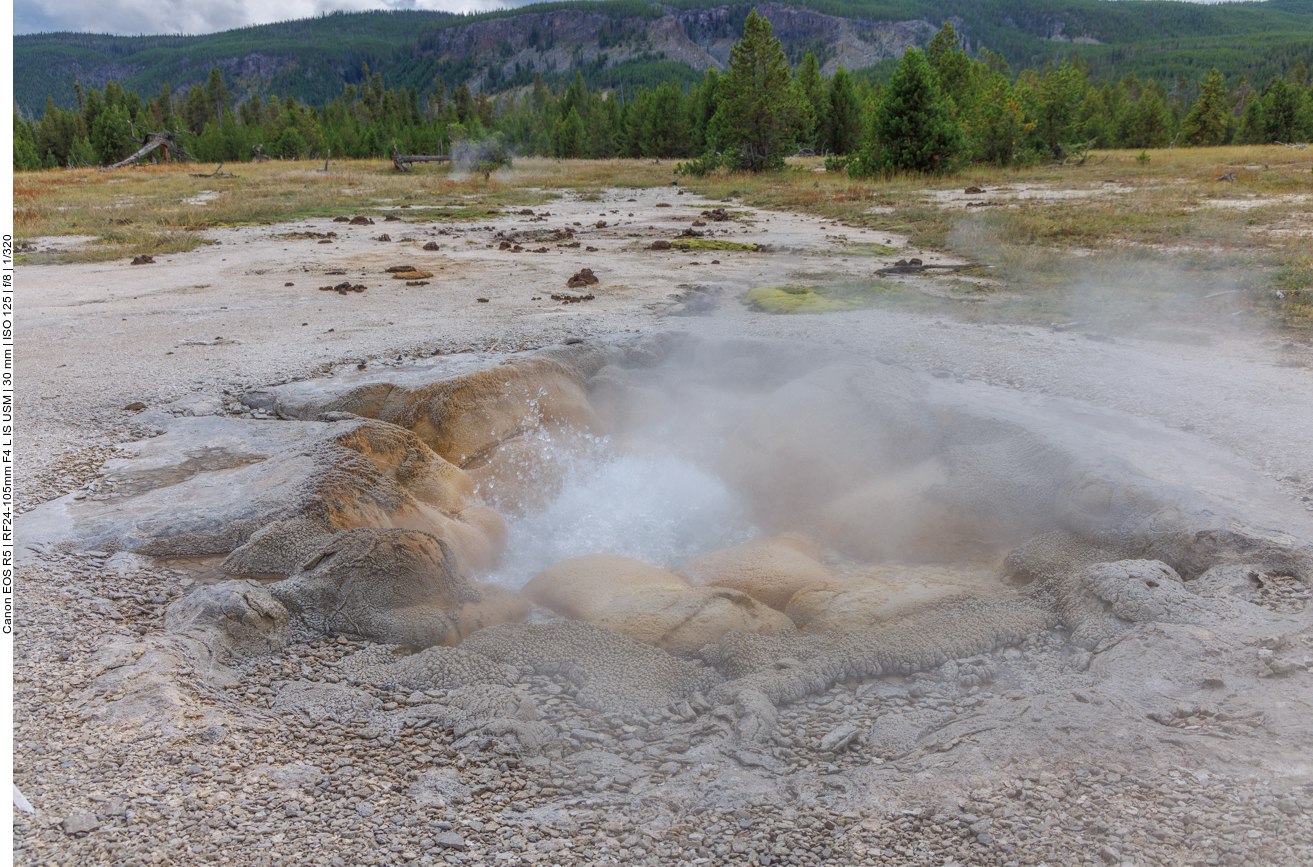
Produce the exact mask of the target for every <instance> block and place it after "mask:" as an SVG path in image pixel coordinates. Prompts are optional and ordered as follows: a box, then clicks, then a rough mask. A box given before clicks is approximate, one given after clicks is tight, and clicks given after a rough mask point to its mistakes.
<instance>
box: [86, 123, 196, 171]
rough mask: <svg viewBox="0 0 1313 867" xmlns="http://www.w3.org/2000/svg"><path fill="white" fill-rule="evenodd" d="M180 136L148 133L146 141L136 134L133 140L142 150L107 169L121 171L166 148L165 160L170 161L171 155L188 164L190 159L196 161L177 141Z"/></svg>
mask: <svg viewBox="0 0 1313 867" xmlns="http://www.w3.org/2000/svg"><path fill="white" fill-rule="evenodd" d="M178 135H179V133H176V132H173V131H171V130H164V131H162V132H148V133H146V137H145V138H144V139H140V138H137V137H136V135H135V134H134V135H133V136H132V140H133V141H135V142H138V143H140V144H142V145H143V147H142V148H141V150H139V151H137V152H136V153H135V154H133V155H132V156H130V157H128V158H126V159H122V160H119V161H118V162H116V163H114V165H112V166H106V167H105V168H107V169H121V168H123V167H124V166H126V165H129V164H130V163H135V162H136V161H137V160H139V159H141V158H142V157H144V156H145V155H146V154H148V153H150V152H151V151H153V150H155V149H156V148H160V147H162V148H164V157H165V160H167V159H168V156H169V154H170V153H172V154H173V155H175V156H176V157H177V158H178V159H180V160H182V161H183V162H186V161H187V160H188V159H192V160H194V159H195V157H193V156H192V155H191V154H189V153H187V150H186V148H184V147H183V146H182V145H181V144H180V143H179V142H178V141H177V140H176V139H177V137H178Z"/></svg>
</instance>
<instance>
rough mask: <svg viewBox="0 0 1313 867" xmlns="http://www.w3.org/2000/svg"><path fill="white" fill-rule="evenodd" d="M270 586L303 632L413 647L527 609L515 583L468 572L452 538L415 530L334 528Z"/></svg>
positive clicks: (450, 638)
mask: <svg viewBox="0 0 1313 867" xmlns="http://www.w3.org/2000/svg"><path fill="white" fill-rule="evenodd" d="M270 592H271V594H272V595H273V596H274V597H275V598H276V599H278V600H279V601H280V602H282V603H283V605H284V606H285V607H286V608H287V611H288V613H289V615H290V618H291V622H292V624H293V628H294V631H295V632H297V633H299V634H311V635H315V634H322V633H331V632H348V633H353V634H355V635H360V636H363V637H365V638H368V639H370V640H371V641H377V642H380V643H383V644H401V645H408V646H412V647H432V646H434V645H445V646H455V645H457V644H459V643H460V642H461V641H462V640H463V639H464V638H465V637H466V636H468V635H470V634H471V633H473V632H475V631H477V630H479V629H482V628H484V627H486V626H492V625H495V624H498V623H510V622H519V621H522V620H524V619H525V618H526V617H527V616H528V614H529V606H528V605H527V604H526V603H525V602H524V601H523V600H521V599H520V598H519V597H518V596H516V594H515V593H513V592H512V591H510V590H507V589H505V588H504V587H498V586H496V585H491V584H476V583H474V582H471V581H469V580H468V579H466V578H465V577H464V576H463V575H462V574H461V572H460V570H459V569H458V568H457V564H456V558H455V555H454V553H453V551H452V548H451V546H450V545H449V544H448V543H447V542H445V541H444V540H442V539H440V538H438V537H436V536H432V535H430V534H428V533H422V532H418V531H415V530H385V529H377V528H361V529H355V530H344V531H342V532H339V533H334V534H333V535H331V536H329V537H327V539H326V541H325V542H324V543H323V545H322V546H321V547H320V548H319V549H318V550H317V551H315V552H314V553H313V554H312V555H311V556H310V558H309V559H307V560H306V561H305V562H304V563H302V564H301V566H300V567H299V568H298V570H297V571H296V572H295V573H293V574H292V575H291V577H289V578H288V579H287V580H285V581H281V582H279V583H277V584H274V585H272V586H271V588H270Z"/></svg>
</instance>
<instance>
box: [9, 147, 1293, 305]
mask: <svg viewBox="0 0 1313 867" xmlns="http://www.w3.org/2000/svg"><path fill="white" fill-rule="evenodd" d="M1148 153H1149V157H1150V159H1149V161H1148V162H1147V163H1146V162H1142V161H1140V160H1137V157H1138V156H1139V154H1138V152H1132V151H1114V152H1110V153H1106V154H1098V155H1096V156H1094V157H1093V158H1092V159H1091V161H1090V163H1089V164H1087V165H1085V166H1081V167H1069V168H1058V167H1038V168H1031V169H1022V170H988V169H981V168H972V169H970V170H968V171H966V172H963V173H961V174H959V175H954V176H948V177H941V178H926V177H919V176H900V177H896V178H892V179H883V180H874V181H855V180H852V179H850V178H848V177H847V176H845V175H838V174H828V173H823V172H818V171H816V169H818V168H819V164H818V162H819V161H815V160H798V161H795V162H794V163H793V164H792V165H790V166H789V168H787V169H786V170H784V171H781V172H776V173H771V174H765V175H745V174H738V173H721V174H714V175H710V176H708V177H705V178H696V179H693V178H684V177H680V176H676V175H675V174H673V171H672V169H673V166H672V165H671V164H669V163H666V164H661V165H656V164H653V163H650V162H646V161H637V160H607V161H562V160H549V159H525V160H520V161H517V163H516V165H515V167H514V168H513V169H511V170H508V171H503V172H501V173H499V174H498V175H495V176H494V177H493V178H492V179H490V180H484V179H483V178H482V177H480V176H477V175H475V176H469V175H465V176H460V175H456V174H453V173H452V170H451V169H449V168H448V167H445V166H443V167H425V168H421V169H419V170H417V171H415V172H413V173H410V174H405V175H403V174H398V173H397V172H395V171H394V170H393V169H392V166H391V164H390V163H389V162H386V161H383V160H379V161H358V162H337V163H334V164H332V165H331V166H330V169H331V170H330V171H329V172H323V171H316V169H317V168H318V166H317V164H312V163H286V162H270V163H262V164H256V163H250V164H242V165H239V166H235V167H231V171H232V174H233V175H234V177H228V178H224V177H211V176H207V175H204V172H205V171H206V170H208V169H209V168H210V167H209V166H203V167H198V166H179V165H174V166H171V167H163V166H157V167H149V168H139V169H131V170H121V171H117V172H102V171H96V170H55V171H50V172H38V173H19V174H16V175H15V176H14V209H15V210H14V219H15V231H16V236H17V240H18V242H19V244H20V247H19V249H20V251H21V250H24V249H26V250H28V252H26V253H23V255H22V256H21V257H20V260H19V261H20V263H22V262H28V263H38V262H60V261H87V260H97V259H113V258H120V257H125V256H134V255H138V254H141V253H147V254H157V253H168V252H178V251H184V250H188V249H193V248H195V247H196V246H197V245H200V244H203V243H205V240H204V237H203V235H202V234H201V233H202V232H203V230H205V229H207V228H210V227H215V226H225V225H239V224H251V223H276V222H285V221H290V220H295V219H297V218H302V217H309V216H330V215H331V216H336V215H351V214H367V215H369V214H374V215H377V213H379V212H381V211H386V212H389V213H395V214H397V215H398V216H401V217H402V218H403V219H408V218H409V219H422V220H425V221H432V220H477V219H478V218H479V217H480V216H482V215H486V214H488V213H489V212H490V211H493V212H495V211H499V210H501V209H506V208H520V207H531V206H535V205H539V204H542V203H544V202H548V201H550V200H552V199H553V198H554V197H556V196H559V195H561V194H562V193H563V192H566V191H573V192H575V193H578V194H581V195H584V196H593V195H596V194H597V193H598V192H599V191H601V190H603V189H606V188H646V187H652V186H662V185H669V184H671V183H672V182H677V183H679V184H680V186H682V187H684V188H686V189H688V190H690V191H693V192H697V193H700V194H702V195H704V196H707V197H709V198H713V199H721V200H727V201H728V202H729V203H738V204H741V205H749V206H753V207H758V208H770V209H779V210H792V211H800V212H805V213H809V214H814V215H818V216H823V217H826V218H829V219H832V220H835V221H837V222H839V223H842V224H846V225H848V226H863V227H867V228H871V229H875V230H877V231H878V230H884V231H887V232H890V233H891V234H892V233H897V234H900V235H906V236H907V237H909V238H910V240H911V243H912V245H913V246H915V247H916V248H918V249H923V250H937V251H946V252H949V253H952V254H955V255H959V256H962V257H963V258H966V259H971V260H978V261H985V262H989V263H990V264H991V265H993V266H994V267H993V269H992V272H991V273H992V275H993V277H994V278H995V280H996V281H998V283H999V284H1000V285H1002V286H1004V287H1005V288H1006V289H1007V290H1008V291H1009V292H1010V293H1012V294H1014V295H1016V296H1019V297H1022V298H1024V299H1026V303H1024V304H1012V305H1010V307H1009V306H1008V305H1004V306H1003V308H1001V309H1000V308H997V307H996V308H991V309H992V310H993V311H994V312H992V313H990V314H989V315H1007V313H1006V311H1007V310H1008V309H1011V310H1012V311H1013V312H1014V314H1015V315H1017V316H1020V317H1022V318H1026V317H1027V316H1028V315H1029V314H1028V313H1027V312H1026V311H1030V313H1035V312H1036V311H1043V315H1045V316H1051V315H1055V314H1056V313H1059V312H1062V311H1061V310H1060V309H1058V308H1060V307H1061V306H1062V305H1061V304H1059V305H1058V308H1054V309H1049V308H1050V307H1052V305H1051V304H1049V302H1051V301H1052V302H1055V303H1056V300H1057V299H1059V298H1061V297H1063V293H1066V294H1067V295H1070V293H1071V292H1072V290H1073V289H1079V290H1080V291H1081V292H1082V294H1083V295H1084V296H1086V297H1090V298H1093V297H1095V296H1097V295H1099V293H1104V294H1105V295H1108V296H1109V297H1108V298H1106V299H1104V300H1113V301H1115V299H1116V296H1117V293H1118V292H1119V291H1120V290H1119V287H1124V286H1131V285H1133V286H1134V287H1135V288H1136V290H1137V291H1136V293H1135V297H1136V299H1137V303H1138V304H1141V305H1144V304H1149V305H1152V304H1155V303H1157V301H1156V300H1155V299H1157V300H1158V301H1170V300H1171V299H1172V298H1174V297H1176V296H1178V295H1179V294H1180V287H1181V285H1182V284H1189V285H1190V286H1191V287H1192V291H1193V292H1194V295H1192V296H1191V297H1202V296H1204V295H1207V294H1210V292H1230V290H1233V289H1234V290H1236V291H1235V292H1231V294H1233V295H1239V296H1240V297H1241V298H1242V299H1243V300H1244V302H1245V304H1246V305H1247V308H1248V309H1249V310H1250V311H1251V312H1255V313H1257V314H1259V315H1260V316H1262V317H1264V318H1267V319H1269V320H1273V321H1275V322H1277V323H1279V324H1281V325H1283V326H1285V327H1290V328H1298V329H1313V254H1310V252H1309V241H1310V238H1311V237H1313V153H1311V152H1310V151H1307V150H1296V149H1290V148H1285V147H1280V146H1268V147H1234V148H1182V149H1174V150H1160V151H1150V152H1148ZM1228 174H1234V180H1217V178H1219V177H1221V176H1223V175H1228ZM198 175H201V176H198ZM968 186H977V187H982V188H984V189H985V190H987V191H988V193H986V194H984V195H980V196H966V195H964V194H963V193H962V191H963V189H964V188H966V187H968ZM967 199H973V200H980V201H983V202H985V204H984V205H981V206H979V207H967V202H966V200H967ZM58 235H79V236H91V237H93V238H95V239H96V240H95V241H94V242H93V243H90V244H86V245H82V246H81V247H78V248H76V249H74V250H72V251H69V252H61V253H42V252H37V251H32V248H31V247H30V246H27V247H25V246H24V245H25V244H30V243H31V242H32V241H33V240H34V239H38V238H43V237H48V236H58ZM876 246H879V245H876ZM38 249H39V245H38ZM873 254H879V251H874V253H873ZM786 294H787V293H786ZM1159 296H1161V297H1159ZM1235 300H1236V299H1234V298H1232V299H1230V302H1231V303H1233V302H1234V301H1235ZM785 306H787V305H785ZM1197 309H1203V308H1197ZM971 315H983V314H981V313H980V312H978V311H977V312H975V313H973V314H971ZM1124 315H1126V316H1128V317H1133V316H1135V315H1136V309H1135V308H1134V307H1132V308H1131V309H1128V310H1127V311H1125V314H1124Z"/></svg>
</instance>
